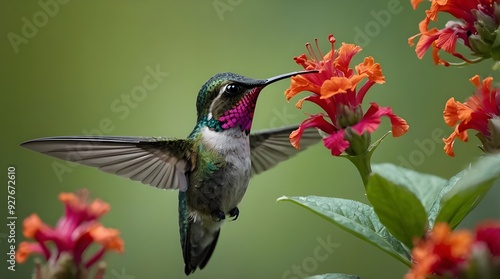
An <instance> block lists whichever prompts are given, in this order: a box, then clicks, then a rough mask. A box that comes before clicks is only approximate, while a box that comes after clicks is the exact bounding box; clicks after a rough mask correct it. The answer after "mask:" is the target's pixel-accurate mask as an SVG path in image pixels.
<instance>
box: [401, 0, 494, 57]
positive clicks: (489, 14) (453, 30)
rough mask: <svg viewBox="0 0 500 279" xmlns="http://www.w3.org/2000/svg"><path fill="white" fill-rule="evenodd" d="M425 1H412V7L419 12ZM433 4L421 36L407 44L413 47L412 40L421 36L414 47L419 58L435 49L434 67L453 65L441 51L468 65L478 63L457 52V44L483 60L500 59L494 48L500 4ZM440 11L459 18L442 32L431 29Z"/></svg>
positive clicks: (460, 0) (451, 0)
mask: <svg viewBox="0 0 500 279" xmlns="http://www.w3.org/2000/svg"><path fill="white" fill-rule="evenodd" d="M422 1H423V0H411V3H412V6H413V8H414V9H416V8H417V6H418V5H419V4H420V3H421V2H422ZM430 2H431V7H430V9H428V10H426V11H425V12H426V17H425V19H424V20H422V21H421V22H420V24H419V30H420V33H418V34H417V35H415V36H412V37H410V38H409V39H408V43H409V44H410V45H411V46H413V40H414V39H415V38H416V37H418V36H420V39H419V40H418V43H417V46H416V48H415V52H416V53H417V56H418V58H422V57H423V56H424V54H425V52H426V51H427V50H428V49H429V48H430V47H431V46H432V49H433V50H432V57H433V60H434V63H435V64H442V65H445V66H449V65H450V63H449V62H448V61H445V60H443V59H442V58H441V57H440V56H439V51H440V50H441V49H442V50H444V51H446V52H448V53H449V54H451V55H453V56H455V57H457V58H459V59H461V60H463V61H465V62H467V63H473V62H475V61H472V60H469V59H467V58H465V57H464V56H463V55H462V54H460V53H458V52H457V51H456V44H457V42H461V43H463V44H464V45H465V46H466V47H468V48H469V49H471V51H472V52H474V54H475V55H476V56H479V57H480V59H481V58H489V57H493V58H494V59H495V60H498V59H497V58H500V57H497V53H496V51H497V50H495V49H492V46H493V45H494V41H495V39H494V38H495V36H496V33H495V31H496V30H497V28H498V22H497V20H496V17H495V14H496V13H495V9H496V6H497V4H498V3H500V1H498V0H495V1H493V0H431V1H430ZM499 11H500V10H499ZM440 12H445V13H448V14H450V15H452V16H454V17H455V18H457V19H458V21H453V20H452V21H448V23H446V25H445V27H444V28H443V29H437V28H432V29H429V23H430V21H437V18H438V14H439V13H440ZM497 12H498V11H497Z"/></svg>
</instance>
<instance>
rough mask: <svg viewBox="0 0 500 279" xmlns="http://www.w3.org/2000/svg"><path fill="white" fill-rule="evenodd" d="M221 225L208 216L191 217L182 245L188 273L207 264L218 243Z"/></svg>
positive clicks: (185, 271) (185, 268) (185, 270)
mask: <svg viewBox="0 0 500 279" xmlns="http://www.w3.org/2000/svg"><path fill="white" fill-rule="evenodd" d="M220 227H221V226H220V223H218V222H217V223H216V222H214V221H213V220H211V219H208V218H199V219H197V220H196V219H192V218H190V219H189V223H188V226H187V233H186V236H185V238H184V245H183V247H182V250H183V256H184V263H185V267H184V273H186V275H189V274H191V273H193V272H194V271H195V270H196V268H198V267H199V268H200V269H203V268H204V267H205V266H206V265H207V263H208V261H209V260H210V257H211V256H212V253H213V252H214V249H215V246H216V245H217V240H218V239H219V234H220Z"/></svg>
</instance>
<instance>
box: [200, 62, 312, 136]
mask: <svg viewBox="0 0 500 279" xmlns="http://www.w3.org/2000/svg"><path fill="white" fill-rule="evenodd" d="M314 72H317V70H313V71H301V72H293V73H288V74H284V75H279V76H275V77H272V78H268V79H252V78H248V77H245V76H241V75H238V74H234V73H218V74H216V75H215V76H213V77H211V78H210V79H209V80H208V81H207V82H205V84H204V85H203V86H202V87H201V89H200V92H199V93H198V98H197V100H196V110H197V112H198V123H203V124H206V126H208V127H209V128H210V129H214V130H217V131H221V130H226V129H231V128H234V127H237V126H239V127H240V128H241V130H242V131H246V132H247V133H249V132H250V127H251V126H252V119H253V114H254V110H255V105H256V103H257V98H258V96H259V93H260V91H261V90H262V89H263V88H264V87H266V86H267V85H269V84H271V83H273V82H276V81H278V80H282V79H285V78H289V77H292V76H295V75H298V74H305V73H314Z"/></svg>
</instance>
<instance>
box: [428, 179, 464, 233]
mask: <svg viewBox="0 0 500 279" xmlns="http://www.w3.org/2000/svg"><path fill="white" fill-rule="evenodd" d="M466 172H467V170H463V171H461V172H459V173H457V174H456V175H455V176H453V177H452V178H450V180H448V182H446V184H445V185H444V187H443V188H442V189H441V191H440V192H439V193H438V194H437V195H436V197H435V199H434V202H433V204H432V206H431V208H430V209H429V210H428V212H427V213H428V214H429V216H428V217H427V219H429V228H430V229H432V228H433V227H434V222H435V220H436V216H437V215H438V212H439V210H440V209H441V199H442V198H443V196H444V195H446V193H448V192H449V191H450V190H451V189H453V187H454V186H455V184H457V181H458V180H460V178H462V176H463V175H464V174H465V173H466Z"/></svg>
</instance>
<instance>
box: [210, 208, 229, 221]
mask: <svg viewBox="0 0 500 279" xmlns="http://www.w3.org/2000/svg"><path fill="white" fill-rule="evenodd" d="M224 219H226V214H225V213H224V212H223V211H222V210H215V211H212V220H214V221H215V222H220V221H222V220H224Z"/></svg>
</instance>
